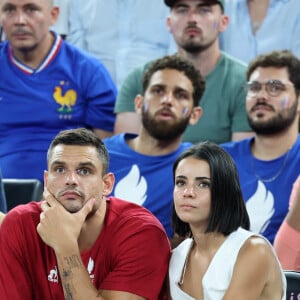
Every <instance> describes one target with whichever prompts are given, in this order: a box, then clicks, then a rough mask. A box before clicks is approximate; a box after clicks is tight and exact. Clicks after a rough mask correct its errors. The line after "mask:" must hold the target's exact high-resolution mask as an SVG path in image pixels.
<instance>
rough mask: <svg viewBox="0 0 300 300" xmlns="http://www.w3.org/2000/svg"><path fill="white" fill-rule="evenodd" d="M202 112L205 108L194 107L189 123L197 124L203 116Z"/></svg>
mask: <svg viewBox="0 0 300 300" xmlns="http://www.w3.org/2000/svg"><path fill="white" fill-rule="evenodd" d="M202 113H203V109H202V107H201V106H195V107H193V109H192V112H191V116H190V120H189V124H190V125H195V124H196V123H197V122H198V121H199V119H200V118H201V116H202Z"/></svg>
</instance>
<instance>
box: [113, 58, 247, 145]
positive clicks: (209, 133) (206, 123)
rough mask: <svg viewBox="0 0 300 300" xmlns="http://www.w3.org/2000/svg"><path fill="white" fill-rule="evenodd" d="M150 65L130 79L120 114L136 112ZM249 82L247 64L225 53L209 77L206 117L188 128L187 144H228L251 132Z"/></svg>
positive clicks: (124, 87)
mask: <svg viewBox="0 0 300 300" xmlns="http://www.w3.org/2000/svg"><path fill="white" fill-rule="evenodd" d="M150 63H151V62H149V63H147V64H145V65H143V66H140V67H138V68H135V69H134V70H133V71H132V72H131V73H130V74H129V75H128V76H127V78H126V79H125V81H124V83H123V85H122V87H121V89H120V92H119V94H118V97H117V102H116V105H115V112H116V113H120V112H129V111H132V112H133V111H134V98H135V96H136V95H137V94H141V93H142V76H143V73H144V72H145V70H146V69H147V68H148V67H149V65H150ZM245 81H246V66H245V64H243V63H241V62H240V61H237V60H235V59H234V58H232V57H230V56H228V55H227V54H225V53H222V54H221V57H220V59H219V61H218V63H217V65H216V66H215V68H214V69H213V70H212V71H211V72H210V73H209V74H208V75H207V76H205V82H206V87H205V92H204V95H203V96H202V98H201V100H200V99H199V101H200V102H199V104H200V106H201V107H202V108H203V114H202V116H201V118H200V120H199V121H198V122H197V124H195V125H190V126H188V128H187V129H186V131H185V133H184V135H183V141H185V142H191V143H198V142H201V141H205V140H209V141H212V142H215V143H225V142H228V141H231V136H232V134H233V133H234V132H250V131H251V128H250V126H249V123H248V119H247V114H246V108H245V99H246V93H245V90H244V84H245Z"/></svg>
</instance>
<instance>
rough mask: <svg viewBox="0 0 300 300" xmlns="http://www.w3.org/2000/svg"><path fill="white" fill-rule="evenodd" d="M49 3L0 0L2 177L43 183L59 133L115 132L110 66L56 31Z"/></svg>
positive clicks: (47, 0)
mask: <svg viewBox="0 0 300 300" xmlns="http://www.w3.org/2000/svg"><path fill="white" fill-rule="evenodd" d="M58 15H59V9H58V7H56V6H54V5H53V1H51V0H1V1H0V24H1V26H2V27H3V30H4V33H5V36H6V39H7V40H6V41H4V42H3V43H2V44H1V45H0V66H1V71H0V145H1V147H0V165H1V169H2V174H3V177H4V178H38V179H40V180H41V181H43V177H42V175H43V170H45V169H46V160H45V154H46V151H47V148H48V146H49V144H50V141H51V140H52V139H53V137H54V136H55V135H56V134H57V133H58V132H59V131H60V130H64V129H71V128H77V127H86V128H89V129H92V130H93V131H94V132H95V133H96V134H97V135H98V136H99V137H100V138H104V137H108V136H110V135H111V134H112V131H113V127H114V121H115V116H114V113H113V107H114V103H115V98H116V88H115V85H114V83H113V81H112V79H111V78H110V75H109V73H108V71H107V70H106V69H105V67H104V66H103V65H102V64H101V63H100V62H99V61H98V60H97V59H95V58H93V57H92V56H90V55H88V54H86V53H84V52H83V51H81V50H78V49H77V48H75V47H74V46H72V45H70V44H68V43H66V42H65V41H63V40H62V39H61V37H60V36H59V35H58V34H56V33H55V32H53V31H50V29H49V28H50V27H51V26H52V25H53V24H54V23H55V21H56V20H57V17H58Z"/></svg>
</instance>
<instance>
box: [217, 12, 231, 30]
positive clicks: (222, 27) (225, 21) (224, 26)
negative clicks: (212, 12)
mask: <svg viewBox="0 0 300 300" xmlns="http://www.w3.org/2000/svg"><path fill="white" fill-rule="evenodd" d="M228 25H229V17H228V16H225V15H222V16H221V20H220V22H219V26H218V27H219V32H223V31H225V30H226V29H227V27H228Z"/></svg>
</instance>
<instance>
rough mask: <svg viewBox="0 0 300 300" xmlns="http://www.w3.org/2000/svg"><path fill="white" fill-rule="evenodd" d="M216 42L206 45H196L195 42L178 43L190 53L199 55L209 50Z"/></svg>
mask: <svg viewBox="0 0 300 300" xmlns="http://www.w3.org/2000/svg"><path fill="white" fill-rule="evenodd" d="M215 41H216V40H215V39H214V40H212V41H210V42H208V43H206V44H201V43H199V42H197V43H195V41H193V40H189V41H186V42H183V43H178V42H177V43H178V44H179V46H180V47H181V48H182V49H184V50H185V51H186V52H188V53H192V54H197V53H201V52H203V51H205V50H206V49H208V48H209V47H210V46H211V45H212V44H213V43H214V42H215Z"/></svg>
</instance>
